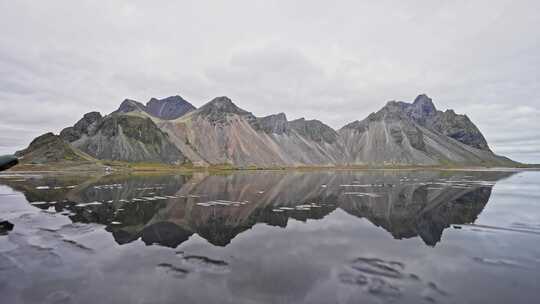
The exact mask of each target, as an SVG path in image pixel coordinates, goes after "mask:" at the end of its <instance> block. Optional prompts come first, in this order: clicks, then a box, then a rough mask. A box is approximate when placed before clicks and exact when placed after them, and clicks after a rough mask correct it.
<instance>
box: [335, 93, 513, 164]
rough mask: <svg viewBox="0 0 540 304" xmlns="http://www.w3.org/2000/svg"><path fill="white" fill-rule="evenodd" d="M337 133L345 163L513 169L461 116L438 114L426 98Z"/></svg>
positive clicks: (393, 106)
mask: <svg viewBox="0 0 540 304" xmlns="http://www.w3.org/2000/svg"><path fill="white" fill-rule="evenodd" d="M339 134H340V138H341V139H342V140H343V141H344V144H345V146H346V149H347V153H348V155H349V159H348V160H347V162H348V164H366V165H367V164H380V165H401V164H409V165H414V164H422V165H440V164H461V165H511V164H512V161H511V160H509V159H507V158H505V157H500V156H497V155H495V154H493V153H492V152H491V150H490V149H489V147H488V145H487V142H486V141H485V139H484V137H483V136H482V134H481V133H480V131H479V130H478V128H477V127H476V126H475V125H474V124H473V123H472V122H471V121H470V120H469V119H468V118H467V117H466V116H463V115H457V114H455V113H454V112H453V111H451V110H449V111H446V112H440V111H437V110H436V108H435V106H434V105H433V103H432V102H431V99H429V98H428V97H427V96H425V95H420V96H419V97H417V98H416V100H415V102H413V103H412V104H409V103H404V102H396V101H390V102H388V103H387V104H386V105H385V106H384V107H383V108H382V109H381V110H379V111H378V112H376V113H372V114H370V115H369V116H368V117H367V118H366V119H364V120H362V121H355V122H352V123H350V124H348V125H346V126H344V127H343V128H342V129H340V130H339Z"/></svg>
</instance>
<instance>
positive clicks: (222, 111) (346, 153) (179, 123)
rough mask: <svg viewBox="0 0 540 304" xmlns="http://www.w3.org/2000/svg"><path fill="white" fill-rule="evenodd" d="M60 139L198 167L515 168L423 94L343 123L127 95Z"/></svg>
mask: <svg viewBox="0 0 540 304" xmlns="http://www.w3.org/2000/svg"><path fill="white" fill-rule="evenodd" d="M60 138H61V139H62V140H64V141H65V142H67V143H69V144H70V145H71V146H72V147H74V148H76V149H79V150H81V151H83V152H85V153H87V154H88V155H90V156H92V157H95V158H97V159H106V160H121V161H129V162H164V163H174V164H181V163H184V162H190V163H193V164H194V165H197V166H210V165H227V166H233V167H244V168H247V167H298V166H414V165H421V166H440V165H459V166H513V165H516V164H517V163H515V162H513V161H512V160H510V159H508V158H505V157H502V156H498V155H496V154H494V153H493V152H492V151H491V149H490V147H489V145H488V143H487V141H486V139H485V138H484V136H483V135H482V133H481V132H480V130H479V129H478V127H477V126H476V125H475V124H474V123H473V122H472V121H471V120H470V119H469V118H468V117H467V116H466V115H460V114H456V113H455V112H454V111H453V110H446V111H444V112H443V111H440V110H438V109H437V108H436V107H435V105H434V103H433V101H432V100H431V98H429V97H428V96H426V95H424V94H422V95H419V96H418V97H417V98H416V99H415V100H414V101H413V102H411V103H407V102H403V101H390V102H388V103H387V104H386V105H385V106H384V107H382V108H381V109H380V110H379V111H377V112H375V113H371V114H370V115H368V117H366V118H365V119H362V120H356V121H354V122H351V123H349V124H347V125H345V126H344V127H342V128H341V129H339V130H334V129H332V128H331V127H330V126H328V125H326V124H324V123H322V122H321V121H319V120H307V119H304V118H300V119H296V120H292V121H289V120H288V119H287V116H286V115H285V114H284V113H278V114H273V115H269V116H265V117H256V116H255V115H254V114H253V113H251V112H249V111H247V110H244V109H242V108H240V107H239V106H237V105H236V104H235V103H234V102H233V101H232V100H231V99H230V98H228V97H225V96H222V97H217V98H214V99H212V100H211V101H209V102H208V103H206V104H205V105H203V106H201V107H200V108H198V109H197V108H195V107H194V106H193V105H191V104H190V103H189V102H187V101H185V100H184V99H183V98H182V97H180V96H171V97H167V98H164V99H156V98H152V99H150V101H149V102H148V103H147V104H146V105H144V104H143V103H140V102H138V101H135V100H131V99H126V100H124V101H123V102H122V103H121V104H120V107H119V108H118V109H117V110H116V111H114V112H113V113H111V114H109V115H106V116H104V117H103V116H102V115H101V114H100V113H98V112H90V113H87V114H85V115H84V116H83V118H82V119H81V120H79V121H78V122H77V123H76V124H75V125H73V126H72V127H68V128H65V129H64V130H62V132H61V133H60Z"/></svg>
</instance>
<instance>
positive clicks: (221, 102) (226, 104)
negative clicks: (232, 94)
mask: <svg viewBox="0 0 540 304" xmlns="http://www.w3.org/2000/svg"><path fill="white" fill-rule="evenodd" d="M199 110H200V111H201V112H202V113H208V112H222V113H231V114H248V113H249V112H248V111H246V110H243V109H241V108H239V107H238V106H237V105H236V104H234V103H233V102H232V100H231V99H230V98H229V97H227V96H220V97H216V98H214V99H212V100H210V101H209V102H208V103H206V104H205V105H204V106H202V107H201V108H200V109H199Z"/></svg>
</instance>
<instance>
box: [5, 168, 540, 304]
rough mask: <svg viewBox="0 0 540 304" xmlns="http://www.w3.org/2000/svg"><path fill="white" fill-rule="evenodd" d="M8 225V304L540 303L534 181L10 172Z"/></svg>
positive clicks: (467, 175) (509, 177) (424, 175)
mask: <svg viewBox="0 0 540 304" xmlns="http://www.w3.org/2000/svg"><path fill="white" fill-rule="evenodd" d="M0 221H8V222H9V223H11V224H13V225H14V226H13V227H12V229H4V231H2V232H1V234H0V294H1V297H2V302H3V303H235V304H238V303H415V304H416V303H534V302H537V301H538V296H539V295H540V293H539V291H538V290H539V288H540V172H536V171H510V170H509V171H487V170H486V171H414V170H411V171H404V170H403V171H400V170H395V171H391V170H379V171H377V170H373V171H309V172H308V171H305V172H304V171H239V172H231V173H228V174H216V175H211V174H207V173H193V174H189V175H157V174H156V175H131V176H114V175H109V176H102V177H95V176H52V175H51V176H47V175H13V174H12V175H10V174H3V175H0ZM535 299H536V300H535Z"/></svg>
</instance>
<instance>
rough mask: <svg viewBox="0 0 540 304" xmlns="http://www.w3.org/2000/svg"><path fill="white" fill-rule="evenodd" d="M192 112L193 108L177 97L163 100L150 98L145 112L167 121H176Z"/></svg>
mask: <svg viewBox="0 0 540 304" xmlns="http://www.w3.org/2000/svg"><path fill="white" fill-rule="evenodd" d="M193 110H195V107H194V106H193V105H192V104H191V103H189V102H188V101H186V100H185V99H183V98H182V97H180V96H178V95H176V96H170V97H167V98H163V99H157V98H152V99H150V101H149V102H148V103H147V104H146V112H148V113H149V114H151V115H153V116H155V117H159V118H161V119H168V120H170V119H176V118H178V117H181V116H182V115H184V114H186V113H188V112H190V111H193Z"/></svg>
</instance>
